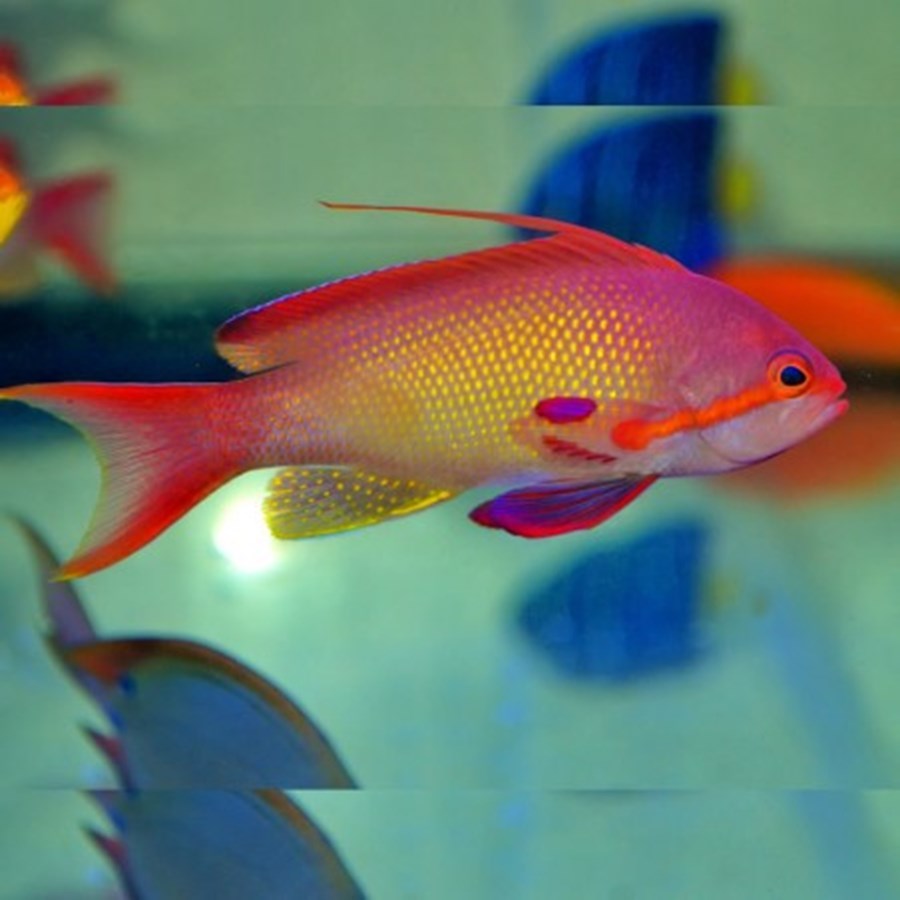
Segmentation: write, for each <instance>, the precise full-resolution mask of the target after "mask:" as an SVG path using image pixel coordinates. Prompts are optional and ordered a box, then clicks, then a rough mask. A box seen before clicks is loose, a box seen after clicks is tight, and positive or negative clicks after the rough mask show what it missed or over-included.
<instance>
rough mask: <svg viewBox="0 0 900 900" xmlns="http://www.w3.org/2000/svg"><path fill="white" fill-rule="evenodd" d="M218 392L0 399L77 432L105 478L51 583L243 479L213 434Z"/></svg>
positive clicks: (96, 391) (149, 534)
mask: <svg viewBox="0 0 900 900" xmlns="http://www.w3.org/2000/svg"><path fill="white" fill-rule="evenodd" d="M224 387H225V386H224V385H216V384H198V385H182V384H165V385H144V384H118V385H112V384H91V383H75V382H73V383H68V384H38V385H26V386H24V387H16V388H7V389H2V390H0V400H4V399H5V400H21V401H22V402H23V403H28V404H29V405H31V406H35V407H38V408H39V409H44V410H47V411H48V412H51V413H54V414H55V415H57V416H59V417H60V418H61V419H64V420H65V421H67V422H69V423H71V424H72V425H74V426H75V427H76V428H78V429H79V430H81V431H82V432H84V434H85V436H86V437H87V439H88V440H89V441H90V443H91V445H92V446H93V448H94V452H95V453H96V454H97V458H98V460H99V462H100V465H101V469H102V484H101V488H100V499H99V500H98V502H97V508H96V510H95V511H94V517H93V519H92V521H91V524H90V526H89V528H88V530H87V533H86V534H85V536H84V538H83V540H82V542H81V545H80V547H79V548H78V550H77V552H76V554H75V556H74V557H73V558H72V559H70V560H69V561H68V562H67V563H66V564H65V565H63V566H62V568H61V569H60V570H59V572H58V573H57V578H58V579H62V580H64V579H69V578H79V577H81V576H83V575H89V574H90V573H91V572H96V571H98V570H99V569H103V568H106V567H107V566H110V565H112V564H113V563H115V562H118V561H119V560H121V559H124V558H125V557H126V556H129V555H130V554H132V553H134V552H135V551H136V550H139V549H140V548H141V547H143V546H144V545H145V544H147V543H148V542H149V541H151V540H152V539H153V538H154V537H156V536H157V535H158V534H159V533H160V532H162V531H163V530H165V529H166V528H168V526H169V525H171V524H172V523H173V522H175V521H176V520H177V519H179V518H181V516H183V515H184V514H185V513H186V512H187V511H188V510H189V509H191V507H193V506H194V505H196V504H197V503H199V502H200V501H201V500H202V499H203V498H204V497H206V496H207V495H208V494H210V493H211V492H212V491H213V490H215V489H216V488H217V487H218V486H219V485H221V484H223V483H224V482H226V481H228V480H229V479H230V478H232V477H233V476H235V475H237V474H238V472H239V471H240V464H239V463H238V462H237V460H236V459H235V457H233V456H232V455H231V454H230V453H229V452H228V451H227V449H226V445H227V440H226V439H225V437H223V434H222V430H221V429H220V428H217V427H216V421H217V416H216V412H217V408H216V396H217V392H218V391H219V390H221V389H222V388H224Z"/></svg>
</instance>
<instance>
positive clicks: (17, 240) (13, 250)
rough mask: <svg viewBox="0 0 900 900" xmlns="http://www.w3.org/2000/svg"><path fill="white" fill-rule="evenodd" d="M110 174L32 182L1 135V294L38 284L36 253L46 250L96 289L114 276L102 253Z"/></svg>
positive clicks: (105, 290) (102, 289) (110, 284)
mask: <svg viewBox="0 0 900 900" xmlns="http://www.w3.org/2000/svg"><path fill="white" fill-rule="evenodd" d="M111 192H112V179H111V178H110V176H109V175H107V174H106V173H103V172H94V173H90V174H88V175H79V176H76V177H73V178H68V179H66V180H64V181H56V182H52V183H50V184H45V185H41V186H39V187H36V188H31V187H29V185H28V184H27V183H26V181H25V178H24V176H23V174H22V171H21V168H20V166H19V160H18V156H17V154H16V151H15V148H14V146H13V144H12V143H11V142H10V141H8V140H3V139H0V297H4V296H16V295H20V294H24V293H28V292H29V291H32V290H34V289H35V288H36V287H37V286H38V285H39V284H40V272H39V270H38V256H39V254H40V252H41V251H47V252H49V253H51V254H53V255H55V256H56V257H58V258H59V259H60V260H62V261H63V262H64V263H66V265H68V267H69V268H70V269H71V270H72V271H73V272H74V273H75V274H76V275H78V276H79V277H80V278H81V279H82V281H84V282H85V283H86V284H87V285H88V286H89V287H91V288H92V289H93V290H94V291H96V292H97V293H99V294H111V293H112V292H113V291H114V290H115V286H116V278H115V275H114V274H113V271H112V269H111V268H110V266H109V264H108V262H107V261H106V259H105V249H104V248H105V243H106V236H107V230H108V204H109V199H110V195H111Z"/></svg>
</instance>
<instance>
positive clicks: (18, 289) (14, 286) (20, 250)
mask: <svg viewBox="0 0 900 900" xmlns="http://www.w3.org/2000/svg"><path fill="white" fill-rule="evenodd" d="M15 239H16V235H13V237H11V238H10V243H11V242H12V241H14V240H15ZM7 247H9V245H7ZM40 282H41V275H40V272H39V271H38V267H37V260H36V259H35V254H34V253H33V252H32V251H31V250H30V249H29V248H28V247H27V246H25V245H24V244H19V245H18V246H17V247H16V248H15V250H9V252H4V258H3V262H2V263H0V298H2V297H13V298H15V297H18V296H20V295H22V294H28V293H30V292H31V291H33V290H35V289H36V288H37V287H38V285H39V284H40Z"/></svg>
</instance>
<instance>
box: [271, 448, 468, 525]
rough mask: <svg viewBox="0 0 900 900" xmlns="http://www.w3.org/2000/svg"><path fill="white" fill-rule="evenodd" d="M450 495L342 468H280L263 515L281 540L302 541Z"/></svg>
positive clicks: (409, 510) (399, 513)
mask: <svg viewBox="0 0 900 900" xmlns="http://www.w3.org/2000/svg"><path fill="white" fill-rule="evenodd" d="M451 496H452V492H451V491H448V490H444V489H443V488H435V487H433V486H431V485H427V484H422V483H421V482H418V481H411V480H403V479H400V478H393V477H390V476H384V475H377V474H374V473H372V472H364V471H362V470H360V469H355V468H349V467H342V468H327V467H321V468H320V467H312V466H310V467H307V468H300V467H296V468H290V469H282V470H281V471H280V472H279V473H278V474H277V475H276V476H275V477H274V478H273V479H272V481H271V483H270V484H269V494H268V496H267V497H266V500H265V503H264V506H263V511H264V513H265V516H266V521H267V522H268V524H269V528H270V529H271V531H272V534H274V535H275V537H277V538H285V539H290V538H304V537H315V536H316V535H322V534H333V533H335V532H338V531H348V530H349V529H351V528H361V527H363V526H364V525H374V524H376V523H377V522H381V521H382V520H384V519H388V518H392V517H394V516H405V515H407V514H408V513H412V512H417V511H418V510H420V509H425V508H426V507H428V506H431V505H432V504H434V503H440V502H441V501H442V500H448V499H449V498H450V497H451Z"/></svg>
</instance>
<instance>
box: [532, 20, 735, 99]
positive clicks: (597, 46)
mask: <svg viewBox="0 0 900 900" xmlns="http://www.w3.org/2000/svg"><path fill="white" fill-rule="evenodd" d="M724 34H725V25H724V21H723V19H722V18H721V17H720V16H718V15H715V14H712V13H689V14H679V15H674V16H667V17H664V18H657V19H650V20H647V21H644V22H638V23H635V24H630V25H625V26H621V27H619V28H615V29H604V30H602V31H600V32H597V33H595V34H594V35H592V36H591V37H590V38H589V39H588V40H587V41H585V42H583V43H582V44H580V45H579V46H578V47H577V48H575V49H573V50H570V51H569V52H567V53H566V54H565V55H564V56H563V57H562V58H561V59H559V60H558V61H557V62H555V63H553V64H552V65H551V66H550V68H549V69H548V71H547V72H546V73H545V74H544V75H543V76H542V77H541V78H540V79H539V80H538V82H537V84H536V85H535V86H534V88H533V89H532V91H531V93H530V95H529V99H528V103H530V104H533V105H540V106H552V105H585V106H603V105H615V104H626V105H634V106H638V105H645V104H646V105H654V106H667V105H689V106H703V105H708V104H717V103H721V102H723V101H724V100H727V99H728V97H727V95H725V96H723V92H722V88H721V79H720V64H721V60H722V56H723V52H722V49H723V48H722V45H723V37H724Z"/></svg>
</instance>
